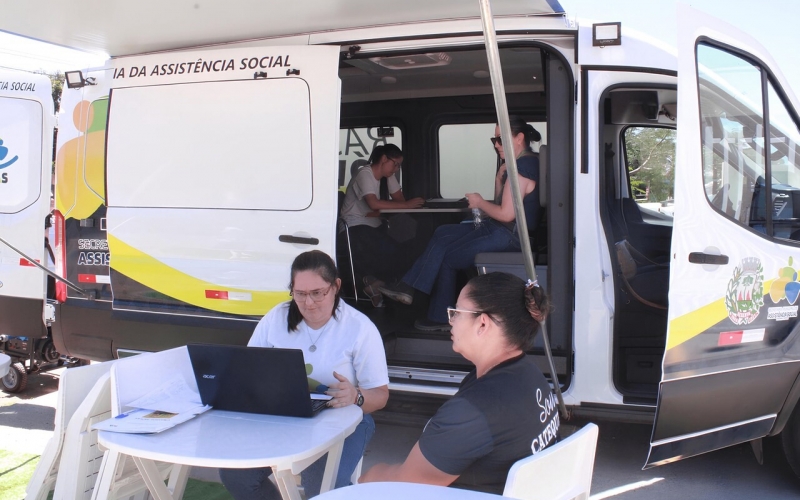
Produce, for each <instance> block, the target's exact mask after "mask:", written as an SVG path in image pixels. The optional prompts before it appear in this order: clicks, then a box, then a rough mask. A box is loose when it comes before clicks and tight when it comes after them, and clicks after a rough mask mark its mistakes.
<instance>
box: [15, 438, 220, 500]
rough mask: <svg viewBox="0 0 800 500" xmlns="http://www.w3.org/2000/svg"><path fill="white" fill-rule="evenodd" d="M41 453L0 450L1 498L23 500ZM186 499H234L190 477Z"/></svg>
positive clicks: (210, 485)
mask: <svg viewBox="0 0 800 500" xmlns="http://www.w3.org/2000/svg"><path fill="white" fill-rule="evenodd" d="M37 463H39V455H29V454H25V453H14V452H13V451H8V450H0V500H22V499H23V498H25V488H26V487H27V486H28V481H30V480H31V477H32V476H33V471H34V470H35V469H36V464H37ZM51 498H52V493H51ZM183 498H184V500H233V497H232V496H231V495H230V494H229V493H228V492H227V491H226V490H225V487H224V486H222V485H221V484H219V483H209V482H205V481H197V480H195V479H189V482H188V483H187V484H186V493H185V494H184V495H183Z"/></svg>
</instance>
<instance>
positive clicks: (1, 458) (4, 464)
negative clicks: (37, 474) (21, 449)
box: [0, 450, 39, 500]
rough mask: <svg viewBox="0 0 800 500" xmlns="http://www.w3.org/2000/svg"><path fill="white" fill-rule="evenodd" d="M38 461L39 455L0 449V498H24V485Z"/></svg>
mask: <svg viewBox="0 0 800 500" xmlns="http://www.w3.org/2000/svg"><path fill="white" fill-rule="evenodd" d="M38 462H39V455H29V454H27V453H14V452H13V451H7V450H0V500H20V499H22V498H25V487H26V486H28V481H30V479H31V476H32V475H33V471H34V469H36V464H37V463H38Z"/></svg>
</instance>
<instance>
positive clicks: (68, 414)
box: [25, 362, 113, 500]
mask: <svg viewBox="0 0 800 500" xmlns="http://www.w3.org/2000/svg"><path fill="white" fill-rule="evenodd" d="M112 363H113V362H108V363H99V364H94V365H87V366H82V367H79V368H70V369H67V370H64V371H63V373H62V374H61V377H60V380H59V383H58V399H57V401H56V416H55V422H54V424H55V426H54V429H53V436H52V437H51V438H50V440H49V441H48V442H47V446H46V447H45V450H44V452H43V453H42V457H41V459H40V460H39V464H38V465H37V466H36V470H35V471H34V473H33V476H32V477H31V480H30V482H29V483H28V487H27V489H26V493H25V498H26V500H44V499H45V498H47V495H48V493H50V491H51V490H52V489H53V487H54V486H55V483H56V477H57V476H58V471H59V463H60V461H61V456H62V448H63V445H64V433H65V432H66V430H67V426H68V424H69V421H70V419H71V418H72V416H73V415H74V414H75V411H76V410H77V409H78V407H79V406H80V405H81V402H82V401H83V400H84V399H85V398H86V396H87V394H89V392H91V390H92V388H93V387H94V385H95V383H96V382H97V381H98V380H99V379H101V378H103V377H104V376H105V377H106V378H108V372H109V370H110V369H111V364H112Z"/></svg>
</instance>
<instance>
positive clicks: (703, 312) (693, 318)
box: [667, 280, 774, 350]
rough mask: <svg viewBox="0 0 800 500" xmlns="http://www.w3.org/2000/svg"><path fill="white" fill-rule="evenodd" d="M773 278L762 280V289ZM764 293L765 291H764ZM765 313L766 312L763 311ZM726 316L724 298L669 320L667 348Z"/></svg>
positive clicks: (769, 284) (682, 341)
mask: <svg viewBox="0 0 800 500" xmlns="http://www.w3.org/2000/svg"><path fill="white" fill-rule="evenodd" d="M773 281H774V280H770V281H765V282H764V285H763V286H764V290H769V288H770V286H771V285H772V282H773ZM765 295H766V293H765ZM765 314H766V313H765ZM727 317H728V309H727V308H726V307H725V299H724V298H722V299H719V300H715V301H714V302H712V303H710V304H707V305H705V306H703V307H701V308H700V309H695V310H694V311H692V312H690V313H686V314H684V315H683V316H680V317H678V318H675V319H673V320H672V321H670V322H669V335H668V336H667V350H670V349H672V348H673V347H676V346H679V345H681V344H683V343H684V342H686V341H687V340H689V339H692V338H694V337H696V336H698V335H700V334H701V333H703V332H705V331H706V330H708V329H709V328H711V327H712V326H714V325H716V324H717V323H719V322H720V321H722V320H724V319H725V318H727Z"/></svg>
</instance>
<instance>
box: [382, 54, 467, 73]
mask: <svg viewBox="0 0 800 500" xmlns="http://www.w3.org/2000/svg"><path fill="white" fill-rule="evenodd" d="M369 60H370V61H372V62H374V63H375V64H377V65H379V66H383V67H384V68H387V69H391V70H398V69H419V68H430V67H433V66H447V65H448V64H450V62H451V61H452V58H451V57H450V55H449V54H447V53H446V52H436V53H433V54H411V55H407V56H388V57H370V58H369Z"/></svg>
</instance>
